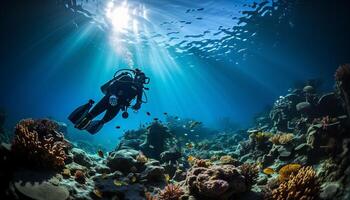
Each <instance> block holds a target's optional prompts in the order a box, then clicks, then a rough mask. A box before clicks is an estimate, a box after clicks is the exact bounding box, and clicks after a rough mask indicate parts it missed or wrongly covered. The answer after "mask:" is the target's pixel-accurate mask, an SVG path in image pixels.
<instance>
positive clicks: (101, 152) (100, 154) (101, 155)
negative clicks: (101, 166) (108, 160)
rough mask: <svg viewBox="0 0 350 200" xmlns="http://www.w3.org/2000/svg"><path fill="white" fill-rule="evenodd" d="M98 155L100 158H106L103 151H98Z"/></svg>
mask: <svg viewBox="0 0 350 200" xmlns="http://www.w3.org/2000/svg"><path fill="white" fill-rule="evenodd" d="M97 155H98V156H99V157H100V158H104V157H105V156H104V153H103V151H102V150H98V151H97Z"/></svg>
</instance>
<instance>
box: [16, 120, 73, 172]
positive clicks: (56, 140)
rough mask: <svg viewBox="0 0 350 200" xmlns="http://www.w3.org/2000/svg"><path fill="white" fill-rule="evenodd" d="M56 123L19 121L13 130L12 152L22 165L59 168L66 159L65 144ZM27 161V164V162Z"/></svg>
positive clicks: (48, 121)
mask: <svg viewBox="0 0 350 200" xmlns="http://www.w3.org/2000/svg"><path fill="white" fill-rule="evenodd" d="M57 130H58V125H57V123H55V122H53V121H50V120H47V119H42V120H33V119H25V120H21V121H20V122H19V123H18V124H17V125H16V128H15V137H14V140H13V142H12V152H13V154H14V155H15V156H16V157H17V158H18V159H19V160H22V161H24V162H23V164H30V165H36V166H41V167H49V168H61V167H63V166H64V160H65V159H66V154H65V148H66V147H67V142H66V141H65V140H64V137H63V134H61V133H59V132H58V131H57ZM27 161H28V162H27Z"/></svg>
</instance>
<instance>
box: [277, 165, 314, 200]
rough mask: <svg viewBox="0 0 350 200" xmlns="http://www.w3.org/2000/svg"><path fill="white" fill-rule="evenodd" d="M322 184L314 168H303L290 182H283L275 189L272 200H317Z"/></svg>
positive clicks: (291, 177)
mask: <svg viewBox="0 0 350 200" xmlns="http://www.w3.org/2000/svg"><path fill="white" fill-rule="evenodd" d="M319 191H320V184H319V181H318V179H317V176H316V172H315V171H314V170H313V169H312V167H303V168H301V169H300V170H299V171H298V173H297V174H292V175H291V176H290V179H289V180H288V181H285V182H282V183H281V184H280V185H279V187H278V188H276V189H274V190H273V191H272V194H271V196H272V197H271V198H272V199H274V200H285V199H289V200H299V199H300V200H313V199H317V197H318V194H319Z"/></svg>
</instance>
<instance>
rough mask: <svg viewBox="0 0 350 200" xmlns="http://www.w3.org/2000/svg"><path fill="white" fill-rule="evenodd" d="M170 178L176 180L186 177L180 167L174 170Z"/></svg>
mask: <svg viewBox="0 0 350 200" xmlns="http://www.w3.org/2000/svg"><path fill="white" fill-rule="evenodd" d="M172 179H173V180H175V181H177V182H180V181H183V180H185V179H186V171H183V170H181V169H178V170H176V171H175V174H174V176H173V178H172Z"/></svg>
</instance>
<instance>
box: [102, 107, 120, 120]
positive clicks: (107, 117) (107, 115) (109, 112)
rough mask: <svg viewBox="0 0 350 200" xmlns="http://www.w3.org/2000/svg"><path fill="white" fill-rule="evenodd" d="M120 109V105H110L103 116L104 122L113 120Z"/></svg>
mask: <svg viewBox="0 0 350 200" xmlns="http://www.w3.org/2000/svg"><path fill="white" fill-rule="evenodd" d="M119 110H120V107H119V106H109V107H108V109H107V111H106V113H105V115H104V116H103V118H102V122H103V123H107V122H109V121H111V120H112V119H113V118H114V117H115V116H117V114H118V112H119Z"/></svg>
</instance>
